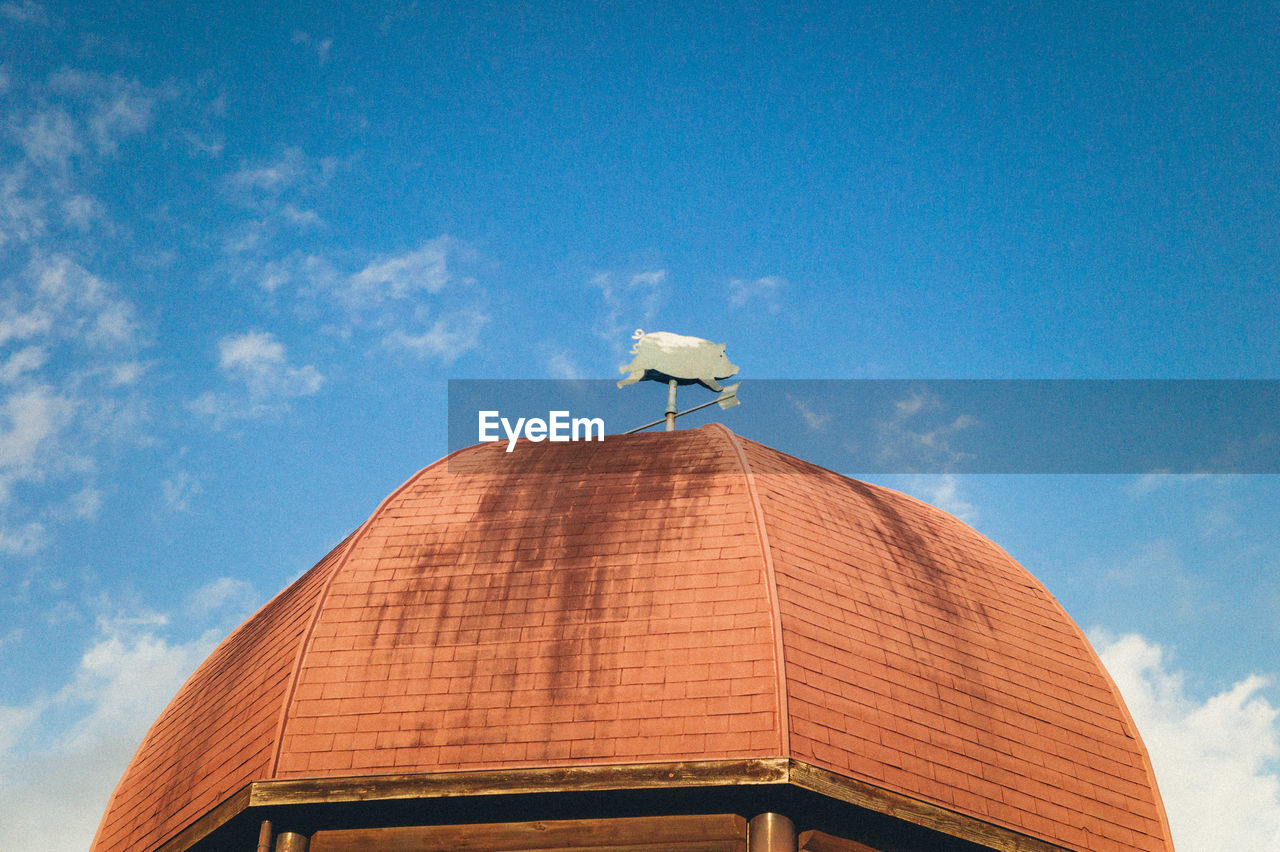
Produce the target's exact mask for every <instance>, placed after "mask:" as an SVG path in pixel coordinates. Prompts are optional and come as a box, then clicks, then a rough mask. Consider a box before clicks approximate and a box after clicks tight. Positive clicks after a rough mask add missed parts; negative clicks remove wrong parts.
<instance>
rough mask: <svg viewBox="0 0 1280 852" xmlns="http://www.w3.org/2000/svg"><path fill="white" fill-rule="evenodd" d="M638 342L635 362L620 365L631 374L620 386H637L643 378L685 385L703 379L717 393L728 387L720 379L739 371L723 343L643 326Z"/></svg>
mask: <svg viewBox="0 0 1280 852" xmlns="http://www.w3.org/2000/svg"><path fill="white" fill-rule="evenodd" d="M632 339H633V340H635V345H634V346H632V347H631V354H632V355H634V356H636V357H635V358H633V359H631V363H630V364H627V365H625V366H622V367H619V368H618V372H620V373H628V374H629V375H628V376H627V377H626V378H625V379H622V380H621V381H619V382H618V387H622V386H624V385H634V384H635V383H636V382H638V381H640V380H642V379H655V380H658V381H663V382H665V381H669V380H670V379H675V380H676V381H677V382H679V383H680V384H682V385H691V384H693V383H694V382H701V383H702V384H704V385H706V386H707V387H709V388H711V390H713V391H716V392H717V393H718V392H720V391H722V390H724V388H723V387H722V386H721V384H720V383H719V382H718V381H716V380H717V379H727V378H729V377H730V376H732V375H734V374H736V373H737V372H738V368H737V367H735V366H734V365H733V364H730V363H729V359H728V358H726V357H725V354H724V344H723V343H712V342H711V341H710V340H703V339H702V338H701V337H686V336H685V335H683V334H672V333H671V332H669V331H651V332H649V333H648V334H645V333H644V332H643V331H641V330H640V329H638V328H637V329H636V333H635V334H633V335H632Z"/></svg>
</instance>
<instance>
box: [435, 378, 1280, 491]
mask: <svg viewBox="0 0 1280 852" xmlns="http://www.w3.org/2000/svg"><path fill="white" fill-rule="evenodd" d="M716 398H717V395H716V394H715V393H714V392H712V391H710V390H707V389H706V388H705V387H702V386H701V385H690V386H681V387H680V388H679V391H678V395H677V408H678V409H679V410H680V411H685V410H687V409H690V408H692V407H694V406H697V405H701V404H702V403H706V402H711V401H713V400H715V399H716ZM738 399H739V401H740V402H741V404H740V405H738V406H737V407H734V408H730V409H727V410H722V409H721V408H720V407H719V406H717V405H710V406H708V407H706V408H703V409H702V410H700V411H696V412H694V413H691V414H689V415H687V416H684V417H681V418H679V419H677V420H676V428H677V429H688V428H694V427H697V426H700V425H703V424H705V423H707V422H710V421H719V422H721V423H724V424H725V425H726V426H728V427H729V428H730V429H732V430H733V431H734V432H736V433H737V434H739V435H742V436H743V437H745V438H749V439H751V440H754V441H759V442H761V443H764V444H768V445H769V446H771V447H774V448H776V449H779V450H782V451H783V452H786V453H790V454H791V455H794V456H797V457H799V458H802V459H805V460H806V461H810V462H813V463H815V464H819V465H822V466H823V467H827V468H831V469H833V470H837V471H840V472H842V473H863V474H889V473H1109V474H1144V473H1182V474H1187V473H1280V380H1274V379H1265V380H1264V379H1245V380H1216V379H1214V380H1199V379H1197V380H1145V379H1144V380H1136V379H1133V380H1043V379H1028V380H986V379H978V380H968V379H965V380H955V379H948V380H905V379H903V380H899V379H893V380H880V379H866V380H782V379H776V380H772V379H770V380H765V379H761V380H756V381H751V380H744V381H743V382H742V383H741V387H740V388H739V391H738ZM666 403H667V387H666V385H663V384H659V383H657V382H641V383H640V384H638V385H634V386H630V387H625V388H622V389H619V388H618V387H617V385H616V384H615V382H613V381H603V380H601V381H597V380H451V381H450V382H449V406H448V417H449V449H450V451H451V452H452V451H454V450H458V449H462V448H464V447H468V446H471V445H473V444H477V443H480V442H481V429H482V426H484V425H486V424H487V426H488V429H487V435H488V436H490V437H496V438H497V440H495V441H494V443H495V444H496V445H498V446H499V447H500V448H501V449H500V450H498V451H497V453H496V454H495V453H485V454H484V455H485V456H486V457H487V458H489V459H497V460H498V461H497V463H502V460H503V459H510V458H512V457H513V456H514V454H517V453H519V452H520V451H521V450H522V449H523V448H525V447H526V446H528V444H527V438H525V437H524V436H525V435H526V434H532V435H533V436H534V437H537V436H538V435H539V434H540V433H542V434H544V435H545V436H546V437H544V438H543V440H548V439H549V438H551V437H555V438H558V439H564V440H572V439H574V437H577V439H578V440H583V439H584V437H585V435H586V433H587V431H588V430H595V429H596V428H597V427H599V426H602V427H603V432H604V433H605V435H606V436H607V437H605V440H606V441H607V440H610V439H611V437H612V436H616V435H618V434H619V433H622V432H626V431H627V430H630V429H633V428H635V427H637V426H641V425H643V424H645V423H649V422H651V421H654V420H660V419H661V418H662V417H663V412H664V410H665V408H666ZM482 412H489V413H488V414H486V415H485V423H482V422H481V413H482ZM556 412H559V414H557V413H556ZM504 420H505V423H504V422H503V421H504ZM521 421H523V423H521ZM597 421H598V423H597ZM539 422H541V423H543V424H544V426H545V427H546V429H545V432H544V431H543V430H541V429H540V428H539V427H538V423H539ZM530 425H532V427H533V431H532V433H529V432H528V431H527V429H528V428H529V426H530ZM575 429H576V432H577V435H576V436H575V435H574V431H575ZM661 430H662V426H661V425H659V426H655V427H652V428H651V429H650V430H648V431H661ZM512 434H518V435H520V436H521V437H520V438H519V439H518V440H515V441H511V440H510V437H509V436H510V435H512ZM592 437H595V434H594V431H592ZM508 447H510V448H511V452H510V453H505V452H503V451H505V450H506V449H507V448H508ZM451 464H452V462H451Z"/></svg>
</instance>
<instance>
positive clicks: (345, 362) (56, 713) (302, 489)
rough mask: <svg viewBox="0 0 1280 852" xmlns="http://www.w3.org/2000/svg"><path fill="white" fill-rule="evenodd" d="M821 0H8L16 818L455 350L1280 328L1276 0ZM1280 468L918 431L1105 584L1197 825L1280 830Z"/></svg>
mask: <svg viewBox="0 0 1280 852" xmlns="http://www.w3.org/2000/svg"><path fill="white" fill-rule="evenodd" d="M815 6H816V4H737V5H734V6H732V7H731V8H729V7H728V6H727V4H723V3H719V4H703V3H691V2H682V3H679V4H646V5H643V6H637V5H636V4H620V3H607V2H596V3H566V4H554V5H553V4H516V3H509V4H501V5H499V4H493V5H475V4H463V3H459V4H426V3H369V4H359V5H351V6H346V5H334V4H314V3H308V4H290V3H277V4H271V5H270V6H269V7H268V8H262V7H261V6H260V5H259V4H231V3H227V4H220V5H219V6H218V7H217V9H216V11H215V12H214V13H212V14H210V12H209V9H208V8H207V7H206V8H199V7H192V8H191V9H187V8H185V7H182V6H181V4H179V5H178V6H174V5H173V4H159V3H135V4H128V5H127V6H125V5H123V4H121V5H119V6H117V5H116V4H105V3H89V4H76V5H74V6H73V5H65V4H57V3H42V2H36V0H5V2H0V794H2V795H3V797H4V798H5V800H6V801H9V802H16V803H18V807H14V808H6V812H5V813H3V814H0V848H4V849H5V850H6V852H8V850H25V849H50V848H83V846H84V845H85V844H86V843H87V841H88V838H89V837H91V835H92V832H93V829H94V827H95V826H96V822H97V819H98V816H99V815H100V813H101V811H102V808H103V807H104V806H105V802H106V796H107V795H108V794H109V792H110V789H111V787H112V786H113V784H114V781H115V780H116V778H118V776H119V774H120V772H121V771H122V770H123V767H124V764H125V762H127V760H128V757H129V755H130V754H131V752H132V750H133V748H134V747H135V746H136V743H137V741H138V740H139V739H140V737H141V736H142V733H143V732H144V730H145V728H146V726H147V725H148V724H149V722H150V720H151V719H152V718H154V716H155V715H156V714H157V713H158V712H159V710H160V709H161V708H162V707H163V705H164V703H165V702H166V701H167V699H168V697H169V696H170V695H171V694H172V692H173V691H174V690H175V689H176V688H177V686H178V684H179V683H180V682H181V680H182V678H183V677H185V675H186V674H187V673H188V672H189V671H190V670H191V669H192V668H193V667H194V666H195V665H196V664H197V663H198V662H199V660H200V659H202V658H203V656H204V655H205V654H207V653H208V651H209V650H210V649H211V648H212V645H213V644H214V643H216V641H217V640H218V639H220V638H221V637H222V636H223V635H225V634H226V632H228V631H229V630H230V629H231V628H232V627H234V625H235V624H237V623H238V622H239V621H240V620H241V619H243V618H244V617H245V616H246V615H247V614H249V613H250V612H252V611H253V609H254V608H256V607H257V606H258V605H260V604H261V603H262V602H263V601H265V600H266V599H267V598H268V597H269V596H270V595H271V594H273V593H275V592H276V591H278V590H279V589H280V588H282V587H283V586H284V585H285V584H287V583H288V582H289V581H290V580H291V579H292V578H293V577H295V576H297V575H298V574H299V573H301V572H302V571H303V570H305V569H306V568H308V567H310V566H311V565H312V564H313V563H314V562H315V561H316V560H318V559H319V558H320V557H321V556H322V555H323V554H324V553H325V552H327V550H328V549H329V548H330V547H331V546H333V545H334V544H335V543H336V542H337V541H339V540H340V539H341V538H342V537H343V536H344V535H345V534H346V533H347V532H349V531H350V530H351V529H353V528H354V527H355V526H356V525H358V524H359V523H360V522H361V521H363V520H364V518H365V517H366V516H367V514H368V513H369V512H370V511H372V509H373V508H374V507H375V506H376V505H377V503H378V502H379V500H380V499H381V498H382V497H383V496H385V495H386V494H387V493H389V492H390V491H391V490H392V489H393V488H394V487H395V486H396V485H398V484H399V483H400V482H402V481H403V480H404V479H406V478H407V477H408V476H409V475H410V474H412V473H413V472H414V471H415V470H417V469H418V468H420V467H422V466H423V465H425V464H427V463H429V462H431V461H433V460H435V459H436V458H438V457H439V456H441V455H443V454H444V452H445V450H446V446H447V435H446V431H447V429H446V427H447V422H446V414H445V409H446V405H447V395H446V380H447V379H449V378H578V377H589V378H613V377H616V374H617V373H616V370H617V367H618V365H620V364H622V363H624V362H625V361H626V360H628V356H627V354H626V353H627V349H628V347H629V346H630V345H631V339H630V337H631V332H632V330H633V329H634V328H637V327H641V328H645V329H646V330H658V329H661V330H668V331H675V332H680V333H684V334H693V335H698V336H701V337H706V338H710V339H713V340H716V341H724V342H727V343H728V344H729V348H728V351H729V353H730V356H731V358H732V359H733V361H734V362H735V363H737V364H739V365H740V366H741V367H742V373H741V374H740V378H742V379H743V381H744V383H745V382H747V381H748V380H752V379H796V378H803V379H863V378H876V379H883V378H895V379H925V378H928V379H939V378H984V379H996V378H999V379H1010V378H1017V379H1041V378H1072V379H1103V378H1142V379H1170V378H1213V379H1249V378H1277V377H1278V373H1280V336H1278V335H1277V333H1276V330H1277V328H1280V245H1278V242H1277V238H1278V236H1280V233H1278V231H1277V226H1276V223H1277V222H1280V185H1278V184H1280V150H1278V147H1277V146H1278V145H1280V141H1278V140H1280V115H1278V112H1277V109H1278V108H1280V86H1277V81H1278V80H1280V74H1278V72H1280V52H1278V51H1277V50H1276V48H1275V45H1276V44H1278V43H1280V16H1277V13H1276V10H1275V8H1274V6H1273V5H1267V4H1262V3H1223V2H1218V3H1212V4H1196V3H1158V4H1157V3H1147V4H1106V3H1067V4H1062V3H1054V4H1049V3H1022V4H1011V5H1009V6H1006V7H1000V6H994V5H980V4H976V3H973V4H971V3H956V4H919V3H910V2H907V3H893V4H888V3H886V4H838V5H837V4H827V5H825V7H822V8H816V7H815ZM748 388H749V385H747V384H744V396H745V394H746V391H747V389H748ZM647 391H657V392H659V393H660V390H659V389H656V388H652V387H649V388H643V389H642V388H628V389H626V391H619V393H624V392H627V393H635V394H639V393H644V392H647ZM801 402H802V403H804V404H805V405H806V406H808V408H807V409H806V410H808V413H809V414H810V415H812V419H809V418H807V417H805V416H804V411H802V410H801V408H800V407H799V406H798V407H797V415H798V417H799V418H800V419H798V420H797V423H798V424H799V423H800V422H801V421H803V422H804V426H803V428H805V429H813V430H815V431H821V430H828V431H830V432H831V433H832V434H839V432H840V424H839V423H838V422H837V421H834V420H831V419H828V420H823V416H824V413H823V412H822V411H821V410H818V409H816V408H814V407H813V402H812V401H807V400H801ZM747 404H749V402H748V403H747ZM747 404H744V406H743V407H742V408H741V409H735V410H732V411H728V412H725V413H723V414H721V415H718V416H719V417H721V418H722V419H723V420H724V422H726V423H728V424H729V425H730V426H734V425H735V420H734V417H735V412H737V413H741V412H742V411H745V410H746V408H747ZM659 405H660V403H659ZM655 416H656V414H655ZM744 434H746V435H747V436H748V437H755V438H758V439H760V440H764V441H766V442H769V443H773V444H775V445H779V446H781V445H782V444H784V443H785V441H784V440H783V438H782V436H775V435H753V434H751V433H750V432H748V431H745V430H744ZM841 437H848V436H841ZM854 437H857V436H854ZM845 472H848V473H854V472H855V471H845ZM1276 479H1277V477H1274V476H1207V477H1205V476H1200V477H1196V476H1178V477H1170V476H1166V477H1150V476H1138V475H1114V476H989V475H974V476H957V475H945V474H943V475H933V476H915V477H906V476H896V477H887V476H885V477H877V478H876V481H880V482H884V483H886V484H889V485H891V486H893V487H898V488H901V489H903V490H907V491H911V492H912V493H916V494H918V495H919V496H921V497H923V498H924V499H927V500H930V501H932V502H935V503H936V504H938V505H941V506H942V507H943V508H947V509H949V510H950V511H953V512H955V513H957V514H959V515H960V516H961V517H963V518H965V519H966V520H969V521H970V522H971V523H973V524H974V525H975V526H977V528H978V529H979V530H981V531H982V532H984V533H986V534H987V535H989V536H990V537H991V538H993V539H994V540H995V541H996V542H997V543H999V544H1001V545H1002V546H1004V547H1005V548H1006V549H1007V550H1009V552H1010V553H1012V554H1013V555H1014V556H1015V558H1018V559H1019V560H1020V561H1022V562H1023V563H1024V564H1025V565H1027V567H1028V568H1029V569H1030V570H1031V571H1032V572H1033V573H1035V574H1036V575H1037V576H1038V577H1039V578H1040V579H1042V580H1043V581H1044V582H1045V583H1046V585H1047V586H1048V587H1049V588H1050V590H1051V591H1053V592H1054V593H1055V594H1057V595H1058V596H1059V598H1060V599H1061V600H1062V601H1063V603H1064V605H1065V606H1066V608H1067V609H1068V611H1069V612H1070V613H1071V614H1072V615H1073V616H1074V617H1075V618H1076V619H1077V621H1079V622H1080V624H1081V625H1082V626H1083V627H1084V628H1085V629H1086V630H1088V631H1090V635H1091V636H1093V637H1094V639H1095V641H1096V643H1097V644H1098V647H1099V648H1100V650H1101V651H1102V652H1103V656H1104V659H1106V660H1107V662H1108V665H1109V666H1110V667H1111V669H1112V671H1113V674H1114V675H1115V677H1116V679H1117V681H1118V682H1120V684H1121V686H1122V689H1124V691H1125V694H1126V696H1127V697H1128V700H1129V701H1130V704H1131V705H1132V706H1133V708H1134V712H1135V715H1137V716H1138V721H1139V724H1140V726H1141V727H1142V729H1143V731H1144V734H1145V736H1146V737H1147V740H1148V743H1149V745H1150V746H1151V749H1152V751H1153V754H1154V755H1155V758H1156V761H1157V771H1158V772H1159V773H1160V777H1161V784H1162V786H1163V788H1164V791H1165V796H1166V801H1167V804H1168V806H1169V810H1170V813H1171V818H1172V819H1173V821H1174V826H1175V832H1176V836H1177V837H1178V839H1179V842H1180V849H1182V850H1184V851H1185V852H1197V850H1213V849H1219V848H1222V849H1227V848H1230V849H1239V848H1252V849H1264V848H1271V849H1276V848H1280V775H1278V774H1277V773H1278V771H1280V769H1278V765H1277V759H1278V758H1280V724H1278V723H1277V712H1276V708H1277V707H1278V706H1280V694H1278V693H1277V687H1276V683H1275V680H1274V678H1275V676H1276V674H1277V673H1280V655H1277V652H1276V648H1277V640H1280V636H1278V635H1277V633H1278V632H1280V631H1278V630H1277V624H1278V623H1280V582H1277V580H1276V572H1277V569H1280V547H1278V546H1277V545H1276V543H1275V538H1276V536H1275V531H1276V529H1277V527H1278V525H1280V524H1278V522H1280V483H1277V482H1276ZM68 761H72V762H74V764H75V765H78V766H81V767H83V771H82V772H80V773H77V775H76V777H75V778H67V777H65V773H63V772H59V771H57V770H56V769H55V767H62V766H65V765H67V763H68ZM1219 801H1220V802H1222V803H1223V804H1222V806H1221V807H1217V806H1214V805H1215V803H1217V802H1219ZM1206 802H1209V803H1210V805H1211V806H1209V807H1206V806H1205V803H1206ZM1228 805H1229V806H1228Z"/></svg>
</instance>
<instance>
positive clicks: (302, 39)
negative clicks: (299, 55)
mask: <svg viewBox="0 0 1280 852" xmlns="http://www.w3.org/2000/svg"><path fill="white" fill-rule="evenodd" d="M289 41H290V43H292V44H296V45H300V46H302V47H304V48H306V49H307V50H309V51H311V52H312V53H313V54H314V55H315V57H316V59H318V60H319V62H320V64H321V65H323V64H325V63H326V62H328V61H329V50H330V49H331V48H332V47H333V39H331V38H314V37H313V36H312V35H311V34H310V33H307V32H303V31H302V30H294V31H293V35H292V36H291V37H290V38H289Z"/></svg>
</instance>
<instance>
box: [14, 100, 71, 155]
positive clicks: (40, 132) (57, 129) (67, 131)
mask: <svg viewBox="0 0 1280 852" xmlns="http://www.w3.org/2000/svg"><path fill="white" fill-rule="evenodd" d="M14 135H15V136H16V137H17V140H18V145H19V146H20V147H21V148H22V151H23V153H24V154H26V156H27V159H28V160H30V161H31V162H33V163H35V164H36V165H37V166H41V167H44V168H55V169H58V170H60V171H65V170H66V168H67V166H68V164H69V163H70V161H71V158H72V157H74V156H75V155H77V154H79V153H81V152H82V151H83V150H84V145H83V143H82V142H81V138H80V131H79V128H78V127H77V126H76V123H75V121H73V120H72V118H71V116H70V115H68V114H67V113H66V112H65V111H64V110H62V109H61V108H58V107H44V108H41V109H38V110H36V111H35V112H34V113H32V114H31V116H30V117H29V118H28V119H27V120H26V122H25V123H24V124H22V125H21V126H19V127H17V128H16V129H15V130H14Z"/></svg>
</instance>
